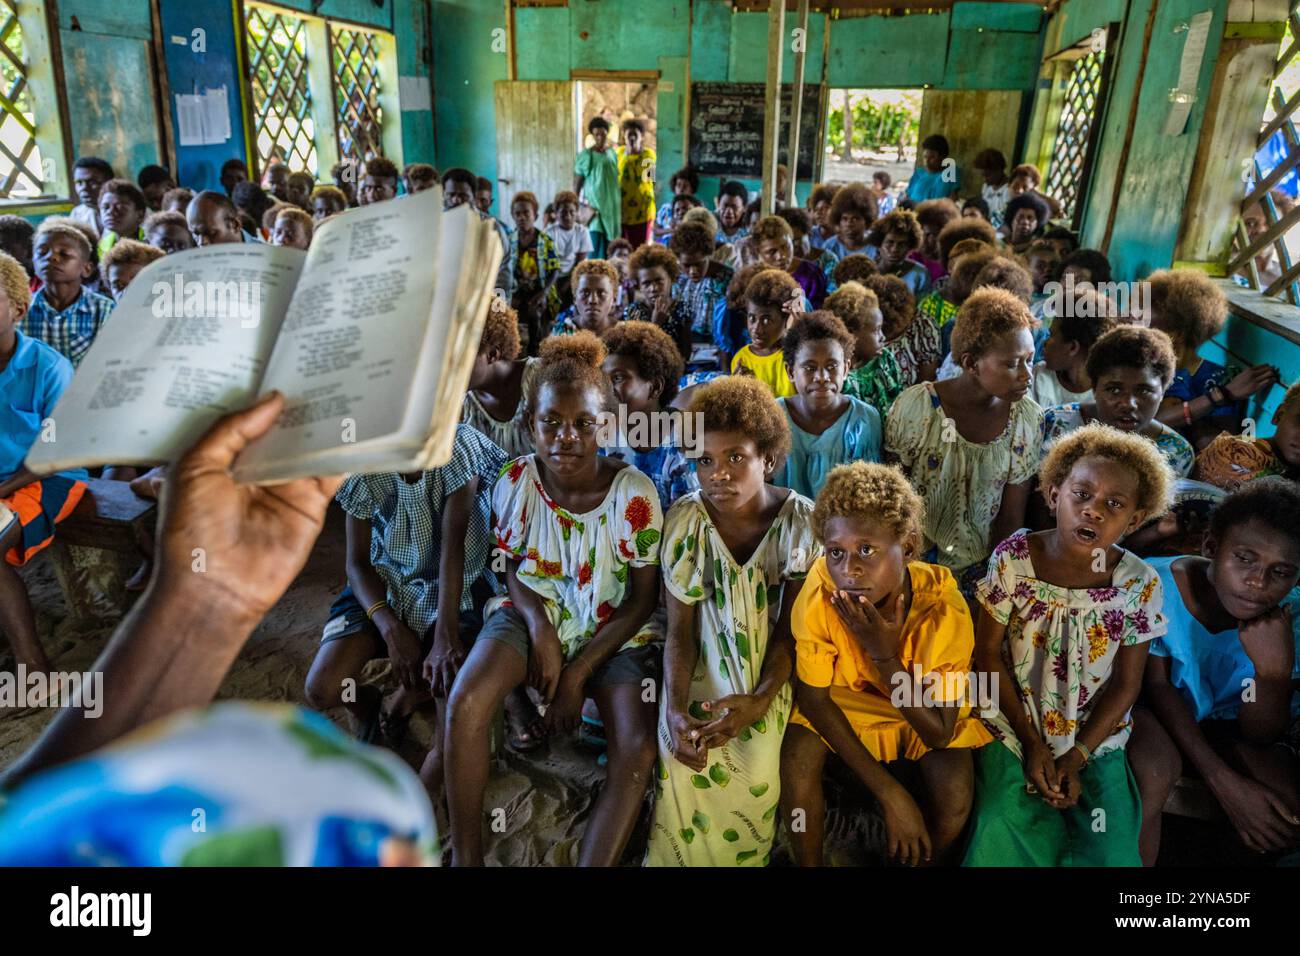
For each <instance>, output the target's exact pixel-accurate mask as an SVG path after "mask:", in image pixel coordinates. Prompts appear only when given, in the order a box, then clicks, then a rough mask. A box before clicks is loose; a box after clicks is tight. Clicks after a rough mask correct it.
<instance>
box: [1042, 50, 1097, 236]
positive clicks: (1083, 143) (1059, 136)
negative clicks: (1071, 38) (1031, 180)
mask: <svg viewBox="0 0 1300 956" xmlns="http://www.w3.org/2000/svg"><path fill="white" fill-rule="evenodd" d="M1105 60H1106V51H1105V50H1104V49H1099V50H1093V49H1089V50H1088V52H1087V53H1086V54H1085V55H1083V56H1081V57H1079V58H1078V59H1076V60H1073V61H1072V63H1070V65H1069V67H1068V68H1069V78H1068V79H1067V81H1066V85H1065V97H1064V100H1063V102H1062V103H1061V115H1060V120H1059V122H1058V124H1057V128H1056V137H1055V139H1054V140H1053V144H1052V154H1051V159H1050V160H1049V162H1048V166H1047V178H1046V180H1045V181H1044V183H1043V186H1042V189H1043V192H1044V193H1046V194H1047V195H1049V196H1051V197H1053V198H1055V199H1056V200H1057V201H1058V202H1059V203H1060V204H1061V208H1062V211H1063V212H1064V214H1065V216H1066V217H1068V218H1071V219H1072V218H1074V216H1075V212H1076V210H1077V209H1079V208H1080V207H1081V205H1082V203H1081V200H1082V198H1083V193H1084V190H1085V189H1086V187H1087V182H1086V179H1087V175H1088V158H1089V150H1090V149H1091V145H1092V143H1093V140H1094V135H1093V127H1094V126H1095V124H1096V122H1097V119H1098V117H1099V115H1100V113H1101V102H1102V93H1103V88H1104V85H1105Z"/></svg>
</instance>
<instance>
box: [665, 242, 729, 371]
mask: <svg viewBox="0 0 1300 956" xmlns="http://www.w3.org/2000/svg"><path fill="white" fill-rule="evenodd" d="M713 237H714V233H713V232H712V231H710V230H709V227H708V226H706V225H704V224H703V223H699V222H684V223H681V224H680V225H678V226H676V227H675V228H674V229H673V234H672V236H671V237H670V238H669V240H668V248H669V249H670V250H672V253H673V255H675V256H676V257H677V264H678V265H679V266H680V267H681V270H682V271H681V274H680V275H679V276H678V277H677V282H676V284H675V285H674V287H673V296H674V297H675V298H677V299H679V300H681V301H683V302H685V303H686V308H687V311H688V312H689V313H690V316H691V349H692V353H693V354H694V355H695V356H697V357H698V358H700V359H705V358H706V356H707V357H708V358H709V359H710V360H711V361H713V362H715V363H716V366H717V367H718V368H719V369H727V368H730V366H731V356H732V355H734V354H735V353H736V351H737V350H738V349H739V348H740V343H738V342H735V341H734V339H733V336H732V333H731V330H730V327H729V325H728V324H727V286H728V285H729V284H730V282H731V280H732V278H733V277H734V276H735V272H734V271H733V270H732V269H731V267H730V266H725V265H723V264H722V263H721V262H718V261H716V260H715V259H713V258H712V256H713V251H714V248H715V246H716V245H717V243H716V242H714V238H713Z"/></svg>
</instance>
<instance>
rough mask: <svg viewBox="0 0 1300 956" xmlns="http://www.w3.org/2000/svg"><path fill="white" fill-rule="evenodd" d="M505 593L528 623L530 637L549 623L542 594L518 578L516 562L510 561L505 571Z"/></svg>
mask: <svg viewBox="0 0 1300 956" xmlns="http://www.w3.org/2000/svg"><path fill="white" fill-rule="evenodd" d="M506 593H508V594H509V595H510V603H511V604H512V605H514V608H515V610H516V611H518V612H519V614H520V616H521V617H522V618H523V619H524V623H525V624H527V625H528V634H529V636H530V637H531V636H533V635H535V634H538V633H539V632H540V631H541V630H542V629H543V628H545V627H546V626H548V625H549V624H550V623H551V619H550V616H549V615H547V613H546V604H545V603H544V602H543V601H542V596H541V595H540V594H538V593H537V592H536V591H534V590H533V589H532V588H530V587H527V586H525V585H524V583H523V582H522V581H520V580H519V575H518V562H514V561H512V562H511V563H510V569H509V570H508V571H507V573H506Z"/></svg>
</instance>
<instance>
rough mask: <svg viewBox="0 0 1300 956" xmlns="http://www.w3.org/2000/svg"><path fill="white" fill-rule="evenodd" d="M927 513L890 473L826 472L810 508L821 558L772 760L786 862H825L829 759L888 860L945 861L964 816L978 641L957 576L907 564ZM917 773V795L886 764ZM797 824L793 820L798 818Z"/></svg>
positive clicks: (974, 737)
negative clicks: (866, 793)
mask: <svg viewBox="0 0 1300 956" xmlns="http://www.w3.org/2000/svg"><path fill="white" fill-rule="evenodd" d="M923 509H924V505H923V504H922V502H921V498H920V496H919V495H917V493H916V492H915V491H913V490H912V487H911V486H910V485H909V484H908V483H907V479H906V478H904V477H903V475H902V473H901V472H900V471H898V470H897V469H896V468H892V467H889V466H886V465H878V464H872V463H868V462H854V463H852V464H847V465H840V466H839V467H837V468H835V470H833V471H832V472H831V473H830V476H829V477H828V478H827V479H826V483H825V485H823V486H822V490H821V493H820V494H819V495H818V496H817V504H816V507H815V508H814V509H813V533H814V534H815V535H816V537H817V539H818V541H820V542H821V543H822V545H823V547H824V556H823V557H820V558H818V559H817V560H816V561H815V562H814V563H813V566H812V569H811V570H810V571H809V572H808V578H807V581H806V583H805V585H804V588H803V590H802V591H801V592H800V594H799V598H798V600H797V601H796V602H795V605H794V611H793V614H792V616H791V617H792V621H791V623H792V627H793V630H794V637H795V652H796V662H795V670H796V674H797V677H798V682H797V684H796V691H795V693H796V701H797V703H796V707H795V711H794V713H793V714H792V715H791V717H790V725H789V727H788V729H787V730H786V735H785V741H784V744H783V746H782V750H781V806H782V813H783V814H784V815H785V819H786V826H787V832H788V833H789V835H790V844H791V849H792V851H793V853H794V857H795V861H796V862H797V863H799V864H800V865H803V866H818V865H820V864H821V862H822V844H823V841H824V838H825V818H826V806H825V799H824V795H823V793H822V769H823V767H824V765H825V763H826V758H827V756H829V754H830V753H831V751H834V752H835V753H836V754H838V755H839V756H840V758H841V759H842V760H843V761H844V762H845V763H846V764H848V766H849V768H850V769H851V770H852V771H853V772H854V773H855V774H856V775H857V776H858V778H859V779H860V780H861V781H862V782H863V783H864V784H865V785H866V787H867V788H868V789H869V790H870V791H871V792H872V793H873V794H874V795H875V797H876V799H877V800H879V802H880V805H881V808H882V810H883V811H884V815H885V828H886V831H887V835H888V848H889V855H890V857H891V858H893V859H896V860H898V861H899V862H902V863H908V864H911V865H917V864H920V863H929V862H931V861H934V862H942V861H944V859H945V857H946V856H947V855H948V852H949V851H950V850H951V849H952V848H953V846H954V844H955V843H956V842H957V840H958V838H959V837H960V836H961V833H962V830H963V829H964V828H965V825H966V819H967V817H968V816H969V815H970V808H971V800H972V795H973V792H974V770H973V761H972V759H971V754H970V751H971V750H972V749H973V748H977V747H982V746H983V745H984V744H986V743H988V742H990V741H991V740H992V739H993V737H992V735H991V734H990V733H989V732H988V731H987V730H986V729H985V728H984V726H983V725H982V724H981V723H980V722H979V720H978V719H976V718H975V717H973V716H972V715H971V706H970V701H971V699H972V698H973V697H974V691H973V688H969V680H968V676H969V671H970V663H971V656H972V654H973V652H974V648H975V633H974V629H973V626H972V624H971V616H970V611H969V609H968V608H967V605H966V601H965V599H964V598H963V597H962V596H961V592H960V591H959V590H958V589H957V582H956V579H955V578H953V576H952V572H950V571H949V570H948V569H947V568H944V567H941V566H939V565H933V564H925V563H924V562H921V561H917V560H915V558H916V555H917V553H918V552H919V550H920V527H921V519H922V511H923ZM897 761H910V762H915V764H916V769H917V771H919V772H918V773H917V774H916V775H915V777H916V778H917V780H918V781H919V786H918V787H917V788H916V789H917V790H919V792H918V793H916V794H913V793H911V792H909V791H908V789H907V788H906V787H904V785H903V784H902V783H900V782H899V780H898V779H897V777H896V775H895V774H894V773H892V772H891V770H890V769H889V767H888V765H889V764H896V762H897ZM801 818H802V819H801Z"/></svg>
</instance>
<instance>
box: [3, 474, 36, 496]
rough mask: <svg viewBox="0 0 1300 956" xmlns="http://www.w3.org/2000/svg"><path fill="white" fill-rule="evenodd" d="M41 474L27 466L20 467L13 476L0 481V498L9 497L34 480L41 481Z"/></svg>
mask: <svg viewBox="0 0 1300 956" xmlns="http://www.w3.org/2000/svg"><path fill="white" fill-rule="evenodd" d="M40 477H41V476H40V475H38V474H36V473H35V472H33V471H30V470H28V469H27V468H19V469H18V470H17V471H16V472H14V474H13V476H12V477H10V478H6V479H5V480H4V481H3V482H0V498H8V497H9V496H10V495H12V494H13V493H14V492H15V491H17V490H18V489H19V488H26V487H27V486H28V485H30V484H31V483H32V482H33V481H39V480H40Z"/></svg>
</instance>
